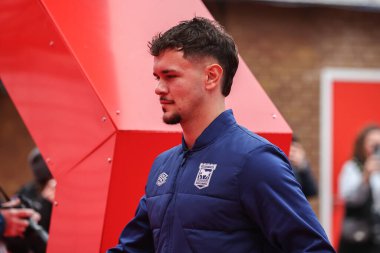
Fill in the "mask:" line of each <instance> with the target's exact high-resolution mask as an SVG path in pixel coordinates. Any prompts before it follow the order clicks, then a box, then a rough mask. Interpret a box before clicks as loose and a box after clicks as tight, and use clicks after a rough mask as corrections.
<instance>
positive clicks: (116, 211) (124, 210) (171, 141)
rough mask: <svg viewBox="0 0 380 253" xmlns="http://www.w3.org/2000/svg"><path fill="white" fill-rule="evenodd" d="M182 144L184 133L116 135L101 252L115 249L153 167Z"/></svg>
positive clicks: (125, 132)
mask: <svg viewBox="0 0 380 253" xmlns="http://www.w3.org/2000/svg"><path fill="white" fill-rule="evenodd" d="M180 143H181V134H179V133H163V132H161V133H160V132H146V131H122V132H119V133H118V134H117V140H116V146H115V155H114V163H113V168H112V179H111V181H110V185H109V195H108V203H107V214H106V216H105V222H104V231H103V238H102V248H101V252H104V251H105V250H106V249H107V248H109V247H111V246H114V245H115V244H116V243H117V239H118V238H119V235H120V233H121V231H122V229H123V228H124V226H125V225H126V224H127V222H128V221H129V220H130V219H131V218H132V217H133V215H134V213H135V211H136V207H137V204H138V202H139V200H140V198H141V196H142V195H143V194H144V187H145V183H146V180H147V178H148V173H149V170H150V166H151V165H152V163H153V160H154V158H155V157H156V156H157V155H158V154H160V153H161V152H163V151H165V150H167V149H169V148H171V147H173V146H175V145H178V144H180Z"/></svg>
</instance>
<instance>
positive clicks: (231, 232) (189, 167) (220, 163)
mask: <svg viewBox="0 0 380 253" xmlns="http://www.w3.org/2000/svg"><path fill="white" fill-rule="evenodd" d="M108 252H109V253H112V252H128V253H134V252H160V253H188V252H189V253H190V252H196V253H199V252H205V253H220V252H233V253H248V252H252V253H257V252H261V253H276V252H320V253H322V252H323V253H326V252H335V251H334V249H333V248H332V247H331V245H330V243H329V241H328V239H327V236H326V234H325V232H324V231H323V229H322V227H321V225H320V224H319V222H318V220H317V218H316V216H315V214H314V213H313V211H312V209H311V208H310V205H309V204H308V202H307V200H306V198H305V197H304V195H303V193H302V191H301V189H300V186H299V184H298V183H297V182H296V180H295V178H294V174H293V172H292V168H291V167H290V165H289V162H288V160H287V158H286V156H285V155H284V154H283V152H282V151H281V150H280V149H278V148H277V147H276V146H274V145H273V144H271V143H269V142H268V141H267V140H265V139H263V138H261V137H259V136H257V135H256V134H253V133H252V132H250V131H248V130H246V129H245V128H243V127H241V126H239V125H238V124H236V121H235V119H234V117H233V115H232V111H230V110H229V111H225V112H224V113H222V114H221V115H220V116H219V117H218V118H217V119H215V120H214V121H213V122H212V123H211V124H210V125H209V126H208V127H207V128H206V129H205V130H204V132H203V133H202V134H201V136H200V137H199V138H198V139H197V140H196V142H195V144H194V146H193V148H192V149H191V150H188V149H187V147H186V144H185V143H184V142H183V143H182V145H179V146H176V147H174V148H172V149H170V150H168V151H166V152H164V153H162V154H161V155H159V156H158V157H157V158H156V160H155V162H154V164H153V166H152V169H151V172H150V175H149V178H148V182H147V185H146V194H145V196H144V197H143V198H142V199H141V201H140V204H139V206H138V209H137V211H136V216H135V218H134V219H132V221H131V222H130V223H129V224H128V225H127V226H126V227H125V229H124V231H123V232H122V234H121V236H120V240H119V244H118V245H117V246H116V247H115V248H113V249H110V250H109V251H108Z"/></svg>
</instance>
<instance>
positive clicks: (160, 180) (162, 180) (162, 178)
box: [156, 172, 169, 186]
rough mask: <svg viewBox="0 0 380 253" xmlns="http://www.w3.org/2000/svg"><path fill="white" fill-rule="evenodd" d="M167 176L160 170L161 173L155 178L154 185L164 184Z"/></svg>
mask: <svg viewBox="0 0 380 253" xmlns="http://www.w3.org/2000/svg"><path fill="white" fill-rule="evenodd" d="M168 176H169V175H168V174H166V173H165V172H162V173H161V174H160V175H159V176H158V178H157V182H156V185H158V186H161V185H163V184H165V183H166V180H167V179H168Z"/></svg>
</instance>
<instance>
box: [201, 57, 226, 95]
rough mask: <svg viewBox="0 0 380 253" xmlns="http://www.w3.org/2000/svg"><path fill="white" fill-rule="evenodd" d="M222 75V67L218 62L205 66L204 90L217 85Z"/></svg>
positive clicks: (211, 88)
mask: <svg viewBox="0 0 380 253" xmlns="http://www.w3.org/2000/svg"><path fill="white" fill-rule="evenodd" d="M222 76H223V68H222V66H220V65H219V64H216V63H215V64H211V65H208V66H207V67H206V85H205V88H206V90H213V89H215V87H217V86H218V87H219V85H220V83H221V81H222Z"/></svg>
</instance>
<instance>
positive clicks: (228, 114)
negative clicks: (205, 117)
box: [182, 109, 236, 151]
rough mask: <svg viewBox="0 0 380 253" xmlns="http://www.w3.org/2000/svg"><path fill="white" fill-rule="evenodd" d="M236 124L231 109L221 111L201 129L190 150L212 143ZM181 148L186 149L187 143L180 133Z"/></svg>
mask: <svg viewBox="0 0 380 253" xmlns="http://www.w3.org/2000/svg"><path fill="white" fill-rule="evenodd" d="M234 124H236V120H235V118H234V115H233V112H232V110H231V109H229V110H226V111H224V112H222V113H221V114H220V115H219V116H218V117H216V119H214V120H213V121H212V122H211V124H210V125H209V126H208V127H207V128H206V129H205V130H203V132H202V134H201V135H200V136H199V137H198V138H197V139H196V141H195V143H194V146H193V148H192V149H191V150H193V151H195V150H199V149H201V148H203V147H205V146H207V145H208V144H210V143H212V142H213V141H214V140H215V139H216V138H217V137H218V136H220V135H222V134H223V133H224V130H225V129H227V128H228V127H230V126H232V125H234ZM182 149H183V150H184V151H187V150H188V148H187V145H186V142H185V139H184V138H183V135H182Z"/></svg>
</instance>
